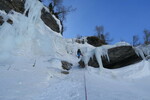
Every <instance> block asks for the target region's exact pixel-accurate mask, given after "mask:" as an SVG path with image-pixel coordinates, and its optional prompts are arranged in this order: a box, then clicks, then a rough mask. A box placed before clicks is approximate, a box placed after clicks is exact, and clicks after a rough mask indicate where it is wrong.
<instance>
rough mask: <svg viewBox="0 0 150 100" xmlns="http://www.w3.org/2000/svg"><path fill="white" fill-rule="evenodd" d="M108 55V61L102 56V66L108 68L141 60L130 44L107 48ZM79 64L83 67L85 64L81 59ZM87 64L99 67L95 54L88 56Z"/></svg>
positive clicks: (119, 66)
mask: <svg viewBox="0 0 150 100" xmlns="http://www.w3.org/2000/svg"><path fill="white" fill-rule="evenodd" d="M108 55H109V59H110V61H108V59H107V58H106V57H102V62H103V66H104V67H105V68H109V69H115V68H121V67H124V66H127V65H130V64H134V63H136V62H139V61H141V60H142V58H141V57H139V56H137V54H136V53H135V51H134V49H133V48H132V47H131V46H120V47H115V48H111V49H108ZM79 64H80V66H81V67H85V64H84V62H83V61H82V60H81V61H80V62H79ZM88 65H89V66H92V67H96V68H98V67H99V64H98V62H97V59H96V57H95V55H93V58H90V60H89V62H88Z"/></svg>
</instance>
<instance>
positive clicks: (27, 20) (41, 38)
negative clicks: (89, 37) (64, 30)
mask: <svg viewBox="0 0 150 100" xmlns="http://www.w3.org/2000/svg"><path fill="white" fill-rule="evenodd" d="M43 7H44V6H43V4H42V3H41V2H39V1H38V0H26V3H25V12H24V14H21V13H18V12H15V11H13V10H12V11H10V12H9V13H8V14H7V13H6V12H4V11H1V10H0V16H3V20H4V23H3V25H2V26H0V47H1V48H0V63H1V62H3V61H5V60H6V59H10V58H11V57H13V56H19V55H21V56H28V57H32V56H33V57H34V56H48V55H51V56H55V54H56V52H57V53H58V52H59V53H60V54H62V53H63V54H64V53H65V52H66V51H65V42H64V40H63V38H62V37H61V35H60V34H58V33H56V32H54V31H53V30H51V29H50V28H48V27H47V26H46V25H45V24H44V22H43V21H42V19H41V10H42V9H43ZM26 12H28V17H27V16H26V15H25V14H26ZM8 19H10V20H12V21H13V24H9V23H7V20H8ZM57 21H58V20H57ZM57 23H59V22H57ZM4 59H5V60H4Z"/></svg>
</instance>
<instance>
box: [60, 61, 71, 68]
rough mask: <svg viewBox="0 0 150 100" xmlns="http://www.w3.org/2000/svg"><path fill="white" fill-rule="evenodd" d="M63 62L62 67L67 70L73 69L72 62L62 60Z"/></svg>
mask: <svg viewBox="0 0 150 100" xmlns="http://www.w3.org/2000/svg"><path fill="white" fill-rule="evenodd" d="M61 63H62V68H63V69H65V70H70V69H71V66H72V64H71V63H69V62H67V61H61Z"/></svg>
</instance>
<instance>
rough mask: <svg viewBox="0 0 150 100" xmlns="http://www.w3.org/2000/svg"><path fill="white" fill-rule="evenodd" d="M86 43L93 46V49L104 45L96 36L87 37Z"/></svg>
mask: <svg viewBox="0 0 150 100" xmlns="http://www.w3.org/2000/svg"><path fill="white" fill-rule="evenodd" d="M87 43H88V44H90V45H93V46H95V47H99V46H101V45H104V44H105V43H104V42H103V41H102V40H100V39H99V38H98V37H96V36H90V37H87Z"/></svg>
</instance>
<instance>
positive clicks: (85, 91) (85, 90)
mask: <svg viewBox="0 0 150 100" xmlns="http://www.w3.org/2000/svg"><path fill="white" fill-rule="evenodd" d="M84 93H85V100H87V88H86V77H85V69H84Z"/></svg>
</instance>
